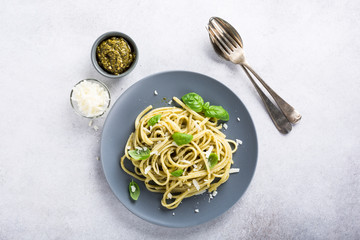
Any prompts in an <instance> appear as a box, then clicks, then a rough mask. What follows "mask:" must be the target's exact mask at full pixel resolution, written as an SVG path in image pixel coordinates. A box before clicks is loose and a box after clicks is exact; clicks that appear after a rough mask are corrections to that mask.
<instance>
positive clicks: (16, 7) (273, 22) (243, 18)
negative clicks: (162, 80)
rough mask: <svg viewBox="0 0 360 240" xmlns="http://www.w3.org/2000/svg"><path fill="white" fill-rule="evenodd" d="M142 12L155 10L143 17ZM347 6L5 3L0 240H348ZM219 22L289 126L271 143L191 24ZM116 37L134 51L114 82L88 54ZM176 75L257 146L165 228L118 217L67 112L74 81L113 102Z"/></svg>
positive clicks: (240, 82) (350, 119) (238, 85)
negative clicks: (203, 211)
mask: <svg viewBox="0 0 360 240" xmlns="http://www.w3.org/2000/svg"><path fill="white" fill-rule="evenodd" d="M155 10H156V11H155ZM359 12H360V2H359V1H309V0H306V1H298V2H294V1H291V2H290V1H288V2H285V1H257V2H254V1H236V0H230V1H226V2H224V3H220V1H205V0H201V1H196V2H195V1H189V0H185V1H177V2H174V1H159V0H155V1H151V2H150V1H148V2H145V1H139V0H134V1H102V2H101V4H99V3H95V2H89V1H83V0H81V1H59V2H53V1H16V0H15V1H5V2H3V3H2V6H1V8H0V30H1V35H0V49H1V56H0V72H1V81H0V91H1V94H0V100H1V103H2V109H3V111H2V112H3V118H2V120H1V121H0V125H1V128H0V134H1V138H0V156H1V158H0V159H1V160H0V196H1V197H0V239H125V238H127V239H155V238H156V239H169V238H171V239H184V237H187V238H190V239H196V238H205V237H206V238H208V239H219V238H224V239H239V238H242V239H256V238H257V239H265V238H266V239H281V238H282V239H329V238H330V239H359V238H360V229H359V228H360V227H359V225H360V224H359V219H360V209H359V198H360V197H359V196H360V185H359V182H360V179H359V178H360V177H359V172H360V163H359V158H360V150H359V142H360V127H359V118H360V111H359V107H358V103H359V102H360V95H359V89H360V81H359V79H360V68H359V66H360V42H359V39H360V30H359V29H360V28H359V25H360V15H359ZM213 15H215V16H220V17H223V18H224V19H225V20H227V21H229V22H230V23H231V24H232V25H233V26H235V27H236V28H237V29H238V31H239V32H240V34H241V35H242V37H243V40H244V44H245V48H246V49H245V50H246V53H247V57H248V61H249V62H250V63H251V64H252V65H253V67H254V68H255V69H256V70H257V71H258V72H259V73H260V75H261V76H262V77H263V78H264V79H265V80H267V81H268V83H269V84H270V85H271V86H272V87H273V88H274V89H275V90H277V91H278V92H279V94H280V95H281V96H283V97H284V98H285V99H287V100H288V101H289V102H290V103H291V104H292V105H294V106H295V107H296V108H297V109H298V110H299V111H300V112H301V113H302V114H303V116H304V117H303V119H302V120H301V122H300V123H299V124H298V125H297V126H295V127H294V129H293V132H291V133H290V134H289V135H287V136H282V135H281V134H279V133H278V132H277V131H276V130H275V128H274V126H273V125H272V123H271V121H270V119H269V117H268V116H267V114H266V112H265V110H264V107H263V105H262V103H261V101H260V100H259V97H258V96H257V95H256V92H255V90H254V89H253V87H252V86H251V84H250V82H249V81H248V80H247V79H246V76H245V74H244V73H243V72H242V69H241V68H239V67H237V66H234V65H232V64H230V63H225V62H224V61H222V60H221V59H220V58H218V56H216V55H215V53H214V52H213V49H212V47H211V46H210V44H209V39H208V36H207V33H206V30H205V28H204V26H205V25H206V23H207V21H208V19H209V17H211V16H213ZM111 30H118V31H121V32H124V33H126V34H128V35H129V36H131V37H132V38H133V39H134V40H135V41H136V43H137V46H138V48H139V51H140V54H141V56H140V59H139V62H138V65H137V67H136V69H135V70H134V71H133V72H132V73H131V74H129V75H128V76H126V77H125V78H123V79H121V80H119V81H114V80H110V79H105V78H103V77H102V76H100V75H99V74H98V73H97V72H96V71H95V70H94V69H93V67H92V65H91V61H90V49H91V46H92V43H93V42H94V41H95V39H96V38H97V37H98V36H100V35H101V34H102V33H104V32H107V31H111ZM167 70H188V71H195V72H200V73H204V74H206V75H209V76H210V77H213V78H215V79H218V80H220V81H221V82H222V83H224V84H226V85H227V86H228V87H230V88H231V89H232V90H233V91H234V92H235V93H236V94H237V95H239V96H240V97H241V99H242V100H243V102H244V104H245V105H246V106H247V108H248V110H249V112H250V114H251V115H252V117H253V120H254V123H255V126H256V129H257V134H258V139H259V146H260V147H259V150H260V151H259V161H258V166H257V170H256V173H255V176H254V179H253V181H252V183H251V185H250V187H249V189H248V191H247V192H246V193H245V195H244V196H243V198H242V199H241V200H240V201H239V202H237V203H236V204H235V205H234V207H233V208H231V209H230V211H228V212H227V213H226V214H224V215H222V216H221V217H220V218H217V219H215V220H213V221H211V222H209V223H206V224H205V225H201V226H198V227H194V228H189V229H186V230H184V229H169V228H164V227H159V226H156V225H152V224H150V223H147V222H145V221H143V220H141V219H140V218H138V217H137V216H135V215H133V214H132V213H130V212H129V211H128V210H127V209H126V208H125V207H124V206H122V205H121V204H120V203H119V202H118V200H117V199H116V198H115V196H114V195H113V193H112V192H111V190H110V188H109V186H108V184H107V183H106V180H105V178H104V175H103V173H102V169H101V164H100V162H99V161H97V160H96V156H98V155H99V147H100V146H99V142H98V141H99V138H100V135H101V126H102V124H103V119H99V120H96V121H95V122H94V124H95V125H97V126H99V127H100V129H99V131H97V132H96V131H94V129H92V128H90V127H88V120H85V119H81V118H80V117H79V116H77V115H76V114H75V113H73V112H72V109H71V107H70V104H69V94H70V89H71V87H72V86H73V85H74V84H75V83H76V82H78V81H79V80H81V79H84V78H97V79H99V80H102V81H103V82H105V83H106V84H107V85H108V86H109V88H110V91H111V93H112V96H113V99H116V98H117V97H118V96H119V95H120V94H121V93H122V92H123V91H124V90H125V89H126V88H128V87H129V86H130V85H132V84H133V83H135V82H136V81H138V80H139V79H141V78H143V77H145V76H148V75H150V74H152V73H156V72H161V71H167Z"/></svg>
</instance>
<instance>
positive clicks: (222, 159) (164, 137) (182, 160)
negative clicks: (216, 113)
mask: <svg viewBox="0 0 360 240" xmlns="http://www.w3.org/2000/svg"><path fill="white" fill-rule="evenodd" d="M173 100H174V101H175V102H176V103H178V104H179V105H180V106H181V107H182V108H178V107H162V108H156V109H153V110H152V111H150V110H151V109H152V106H148V107H147V108H146V109H144V110H143V111H142V112H141V113H140V114H139V115H138V116H137V118H136V120H135V131H134V132H133V133H131V135H130V137H129V139H128V141H127V144H126V146H125V155H124V156H123V157H122V158H121V161H120V164H121V167H122V169H123V170H124V171H125V172H126V173H128V174H129V175H131V176H133V177H134V178H136V179H138V180H141V181H143V182H144V183H145V186H146V188H147V189H148V190H149V191H152V192H159V193H162V194H163V197H162V200H161V204H162V205H163V206H164V207H166V208H168V209H174V208H176V207H177V206H178V205H179V204H180V203H181V201H182V200H183V199H184V198H188V197H191V196H193V195H197V194H201V193H203V192H205V190H208V191H209V192H213V191H215V190H216V189H217V188H218V187H219V186H220V185H221V184H223V183H224V182H226V181H227V180H228V178H229V170H230V167H231V164H232V163H233V160H232V154H233V153H234V152H235V151H236V150H237V144H236V142H235V141H233V140H229V139H226V138H225V137H226V136H225V135H224V134H223V133H222V132H221V131H220V129H221V125H220V126H218V124H217V122H216V121H215V122H214V119H210V118H208V117H204V116H202V115H200V114H198V113H196V112H195V111H193V110H191V109H190V108H189V107H188V106H186V105H185V104H184V103H183V102H182V101H181V100H179V99H178V98H176V97H173ZM149 111H150V112H149ZM156 115H161V118H160V120H159V121H158V122H157V123H156V124H155V125H153V126H150V124H149V120H150V119H151V118H153V117H154V116H156ZM177 132H180V133H186V134H191V135H192V136H193V138H192V140H191V141H190V142H189V143H187V144H184V145H181V146H178V145H177V144H176V143H175V142H174V140H173V138H172V134H174V133H177ZM230 144H232V145H233V148H231V146H230ZM130 150H136V151H144V150H147V151H149V150H150V156H149V157H148V158H147V159H145V160H136V159H134V158H133V157H131V156H130V154H129V151H130ZM210 153H215V154H216V155H217V156H218V162H217V163H216V164H215V165H214V166H211V165H210V164H209V162H208V161H209V160H208V158H209V155H210ZM125 160H129V161H130V162H131V164H132V165H133V167H134V169H133V170H130V169H127V168H126V167H125ZM211 167H212V168H211ZM179 171H180V175H179V174H175V173H179Z"/></svg>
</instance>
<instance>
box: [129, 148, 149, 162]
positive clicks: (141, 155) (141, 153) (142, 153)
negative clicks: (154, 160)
mask: <svg viewBox="0 0 360 240" xmlns="http://www.w3.org/2000/svg"><path fill="white" fill-rule="evenodd" d="M129 155H130V157H132V158H133V159H135V160H146V159H148V158H149V157H150V150H149V149H146V150H143V149H137V150H131V151H129Z"/></svg>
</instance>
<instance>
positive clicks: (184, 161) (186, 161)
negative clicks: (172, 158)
mask: <svg viewBox="0 0 360 240" xmlns="http://www.w3.org/2000/svg"><path fill="white" fill-rule="evenodd" d="M180 162H183V163H186V164H191V162H190V161H188V160H180Z"/></svg>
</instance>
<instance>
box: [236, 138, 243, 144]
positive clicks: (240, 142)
mask: <svg viewBox="0 0 360 240" xmlns="http://www.w3.org/2000/svg"><path fill="white" fill-rule="evenodd" d="M235 142H236V144H237V145H239V144H240V145H242V144H243V142H242V141H241V140H240V139H236V140H235Z"/></svg>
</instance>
